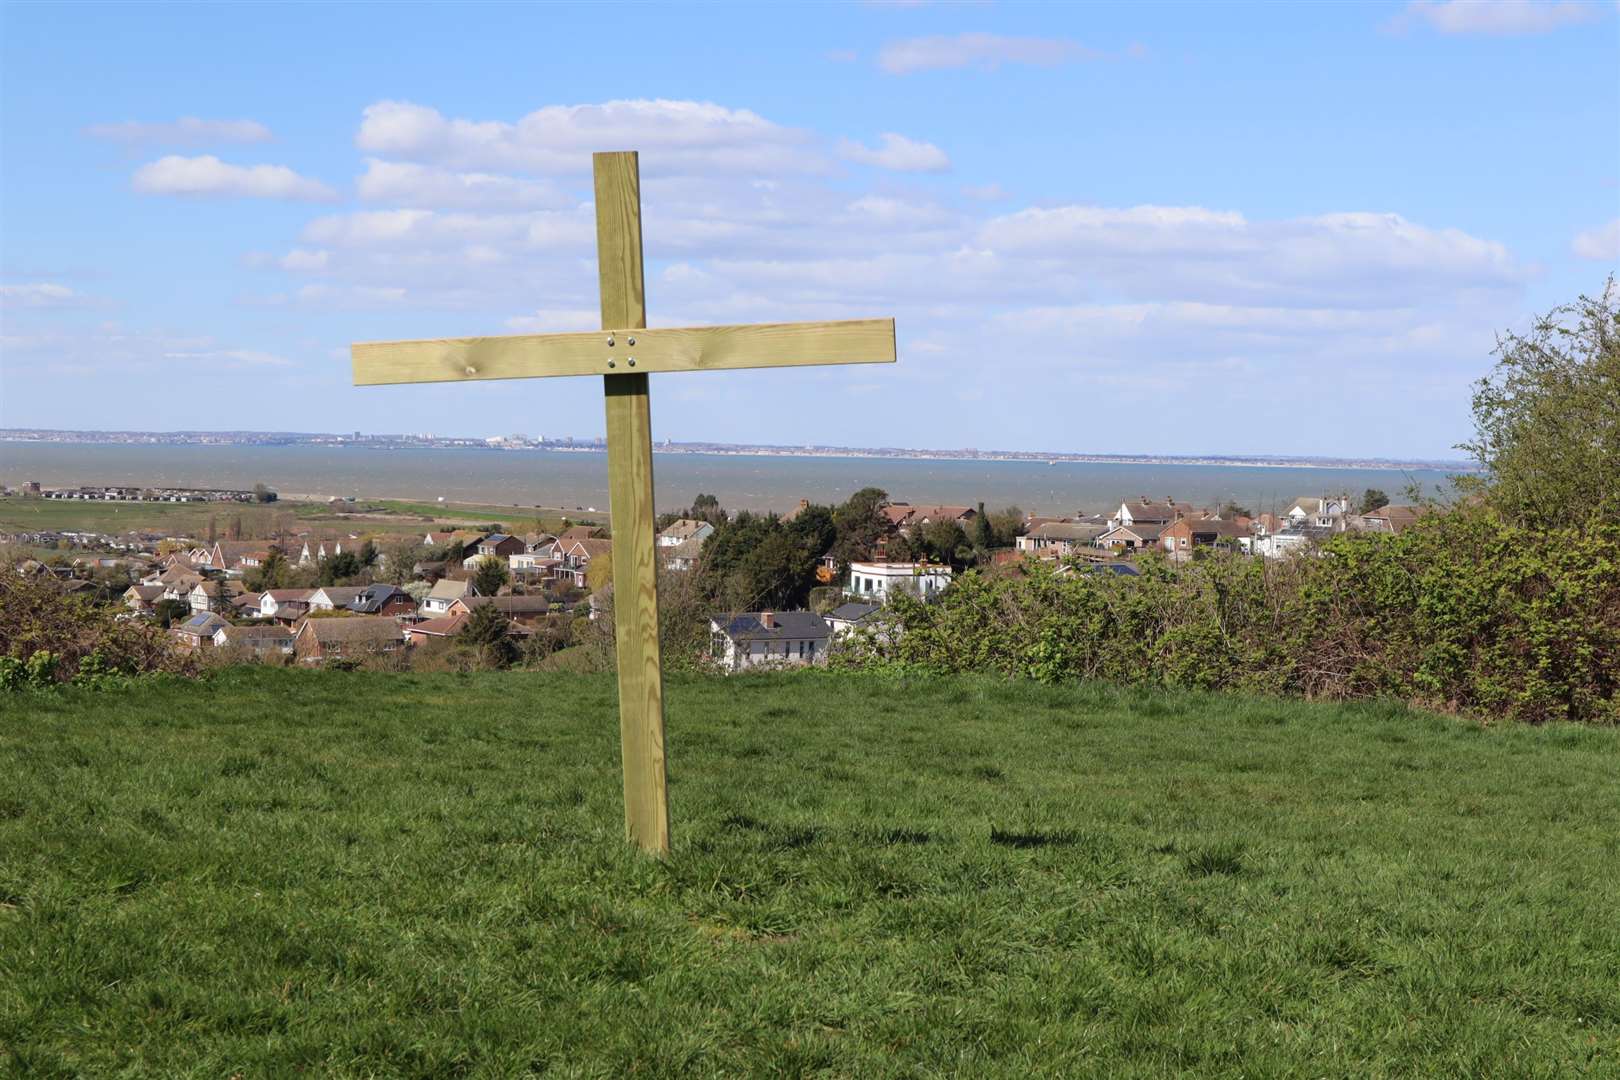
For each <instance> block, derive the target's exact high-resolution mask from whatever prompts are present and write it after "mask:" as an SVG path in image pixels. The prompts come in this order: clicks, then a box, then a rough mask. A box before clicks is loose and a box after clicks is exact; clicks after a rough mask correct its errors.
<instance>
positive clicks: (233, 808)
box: [0, 670, 1620, 1077]
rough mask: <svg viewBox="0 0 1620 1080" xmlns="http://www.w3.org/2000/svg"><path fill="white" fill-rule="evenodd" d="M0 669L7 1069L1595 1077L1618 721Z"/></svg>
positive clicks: (1060, 690)
mask: <svg viewBox="0 0 1620 1080" xmlns="http://www.w3.org/2000/svg"><path fill="white" fill-rule="evenodd" d="M669 732H670V753H671V763H672V766H671V774H672V792H673V795H672V798H673V806H674V821H675V845H676V855H675V857H674V858H673V859H671V860H670V861H669V862H668V863H667V864H659V863H655V862H650V861H647V860H644V859H641V858H639V857H636V856H634V855H632V854H631V853H630V852H629V851H628V850H626V849H625V847H624V846H623V845H622V844H621V842H620V830H621V819H620V806H619V773H618V760H617V737H618V736H617V719H616V714H615V709H614V696H613V684H612V681H611V679H610V678H606V677H591V676H561V675H527V674H505V675H499V674H493V675H486V676H429V675H402V676H400V675H396V676H369V675H363V674H343V673H336V672H330V673H320V672H314V673H311V672H298V671H294V672H288V671H275V670H258V671H239V672H231V673H228V674H226V675H223V676H220V677H218V678H216V679H215V680H214V681H213V683H212V684H211V685H209V686H205V687H202V688H199V687H197V686H195V685H193V684H178V683H176V684H167V685H164V684H153V685H148V686H144V687H141V688H139V689H136V690H133V691H129V692H120V693H103V694H95V693H89V692H83V691H74V690H67V691H63V692H62V693H61V694H60V695H51V696H20V697H12V698H9V699H0V776H3V777H6V778H7V783H6V784H5V785H3V786H0V969H3V970H4V971H5V973H6V975H5V978H3V979H0V1071H5V1072H10V1073H19V1072H20V1073H23V1074H29V1073H31V1072H34V1071H37V1072H39V1073H43V1074H47V1075H51V1074H56V1073H74V1074H87V1075H109V1074H115V1073H119V1072H123V1073H126V1074H130V1075H136V1074H139V1075H196V1076H220V1075H227V1074H230V1073H240V1074H242V1075H268V1074H272V1073H281V1072H291V1071H294V1070H305V1071H309V1072H312V1073H316V1074H320V1075H340V1076H361V1075H389V1076H395V1075H416V1076H443V1075H451V1074H475V1075H521V1074H524V1073H531V1072H532V1073H539V1072H544V1071H556V1072H558V1073H561V1074H566V1075H589V1076H621V1075H630V1074H636V1075H649V1076H663V1075H675V1074H680V1075H749V1074H752V1075H759V1074H766V1073H775V1074H787V1075H797V1074H802V1073H808V1072H819V1073H824V1074H828V1075H844V1076H880V1075H945V1074H961V1075H1005V1076H1025V1075H1031V1074H1040V1073H1045V1074H1049V1075H1064V1076H1084V1075H1097V1076H1111V1077H1118V1076H1144V1077H1145V1076H1162V1075H1166V1074H1169V1073H1173V1072H1176V1071H1178V1070H1190V1071H1196V1072H1198V1073H1200V1074H1203V1075H1234V1076H1235V1075H1239V1074H1242V1075H1267V1076H1296V1075H1297V1076H1338V1075H1356V1076H1386V1075H1394V1074H1402V1075H1435V1076H1437V1075H1526V1076H1536V1075H1540V1076H1553V1075H1600V1074H1609V1075H1612V1074H1613V1073H1614V1071H1615V1070H1617V1069H1620V1056H1617V1053H1620V1051H1617V1049H1616V1048H1617V1047H1620V923H1617V921H1616V920H1615V918H1614V903H1613V898H1614V897H1615V896H1616V895H1620V832H1617V830H1616V828H1615V822H1616V821H1620V785H1617V784H1616V783H1615V782H1614V781H1615V776H1616V770H1617V766H1620V732H1617V731H1615V730H1604V729H1597V728H1578V727H1571V726H1558V725H1554V726H1547V727H1542V728H1529V727H1523V726H1515V727H1511V728H1505V729H1484V728H1481V727H1479V726H1477V725H1473V724H1469V723H1465V722H1461V721H1457V720H1453V719H1450V718H1444V717H1437V716H1431V715H1427V714H1423V713H1416V712H1411V711H1407V710H1406V709H1404V708H1401V707H1397V706H1393V705H1390V706H1385V705H1362V706H1349V707H1343V706H1340V707H1334V706H1315V705H1308V704H1300V703H1297V702H1285V701H1276V700H1260V699H1245V698H1238V697H1220V696H1213V695H1199V694H1191V693H1178V694H1171V693H1161V692H1152V691H1115V690H1110V689H1107V688H1101V687H1094V686H1068V687H1045V686H1039V685H1034V684H1029V683H1019V684H1009V683H1001V682H995V681H988V680H975V679H969V678H966V677H962V678H954V679H939V680H934V681H929V682H925V683H916V682H913V683H906V682H902V681H899V680H878V679H868V678H858V677H853V676H837V675H826V674H810V675H804V676H798V677H784V676H772V677H749V678H739V679H734V680H690V681H684V680H676V681H672V682H671V684H670V687H669Z"/></svg>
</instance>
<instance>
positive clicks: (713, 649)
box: [709, 611, 831, 671]
mask: <svg viewBox="0 0 1620 1080" xmlns="http://www.w3.org/2000/svg"><path fill="white" fill-rule="evenodd" d="M830 634H831V631H830V629H829V628H828V626H827V620H826V619H823V618H822V617H821V616H820V615H817V614H816V613H815V612H813V611H782V612H774V611H759V612H747V613H744V614H741V615H716V616H713V617H712V618H710V619H709V640H710V655H711V656H713V657H714V658H715V659H716V660H718V661H720V663H721V665H722V666H724V667H725V668H726V670H728V671H741V670H743V669H744V668H748V667H757V666H759V665H761V664H788V665H793V666H795V667H797V666H799V665H801V664H819V663H825V662H826V660H827V641H828V638H829V636H830Z"/></svg>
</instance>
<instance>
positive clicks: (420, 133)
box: [355, 100, 826, 174]
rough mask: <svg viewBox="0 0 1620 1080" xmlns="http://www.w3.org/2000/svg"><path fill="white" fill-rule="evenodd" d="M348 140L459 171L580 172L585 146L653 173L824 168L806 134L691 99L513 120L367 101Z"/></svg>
mask: <svg viewBox="0 0 1620 1080" xmlns="http://www.w3.org/2000/svg"><path fill="white" fill-rule="evenodd" d="M355 142H356V143H357V144H358V145H359V147H360V149H362V150H365V151H367V152H369V153H373V154H378V155H381V156H384V157H392V158H404V159H407V160H414V161H418V162H431V163H434V164H441V165H448V166H451V167H453V168H460V169H494V170H516V171H527V172H541V173H580V172H584V171H587V170H588V169H589V168H590V163H591V162H590V155H591V153H592V152H593V151H600V150H622V149H639V150H643V151H645V154H644V157H643V162H642V163H643V166H644V167H645V169H646V171H647V172H653V173H675V174H692V173H709V172H729V173H739V172H741V173H754V174H758V173H770V172H782V171H817V170H820V169H823V168H824V167H825V164H826V163H825V161H824V159H823V157H822V155H821V154H820V153H818V152H817V151H815V150H814V149H813V148H812V147H811V145H810V143H811V140H810V137H809V135H808V134H807V133H806V132H802V131H798V130H796V129H793V128H786V127H782V126H780V125H778V124H773V123H771V122H770V121H768V120H766V119H764V118H763V117H761V116H759V115H758V114H757V113H753V112H750V111H748V110H747V109H728V108H725V107H724V106H721V105H715V104H712V103H709V102H700V101H667V100H654V101H648V100H637V101H608V102H604V103H602V104H600V105H548V106H546V107H545V108H541V109H536V110H535V111H534V112H531V113H529V114H528V115H527V116H525V117H523V118H522V119H520V120H518V121H517V122H516V123H507V122H505V121H500V120H466V119H453V118H447V117H445V116H444V115H443V114H442V113H440V112H439V111H438V110H437V109H432V108H428V107H427V106H423V105H415V104H412V103H410V102H404V101H380V102H377V103H376V104H374V105H371V106H368V107H367V108H366V110H365V114H364V118H363V119H362V121H361V124H360V131H359V134H358V135H357V136H356V137H355Z"/></svg>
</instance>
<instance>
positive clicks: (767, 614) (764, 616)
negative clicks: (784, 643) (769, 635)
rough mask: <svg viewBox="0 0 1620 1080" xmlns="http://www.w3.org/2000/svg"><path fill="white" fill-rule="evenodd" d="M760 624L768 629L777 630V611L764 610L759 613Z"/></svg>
mask: <svg viewBox="0 0 1620 1080" xmlns="http://www.w3.org/2000/svg"><path fill="white" fill-rule="evenodd" d="M759 625H761V626H763V627H764V628H765V629H767V630H775V629H776V612H774V611H762V612H760V613H759Z"/></svg>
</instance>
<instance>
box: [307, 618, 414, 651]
mask: <svg viewBox="0 0 1620 1080" xmlns="http://www.w3.org/2000/svg"><path fill="white" fill-rule="evenodd" d="M298 633H299V635H300V636H302V635H304V634H309V635H310V636H311V637H312V638H314V639H315V640H316V641H318V642H320V643H321V644H323V645H326V644H332V643H335V642H349V641H399V640H401V635H400V630H399V624H398V623H396V622H395V621H394V620H393V619H391V618H389V617H388V616H386V615H356V616H354V617H353V618H349V619H344V618H335V619H310V620H308V621H306V622H305V623H304V625H303V628H302V629H301V630H299V631H298Z"/></svg>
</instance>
